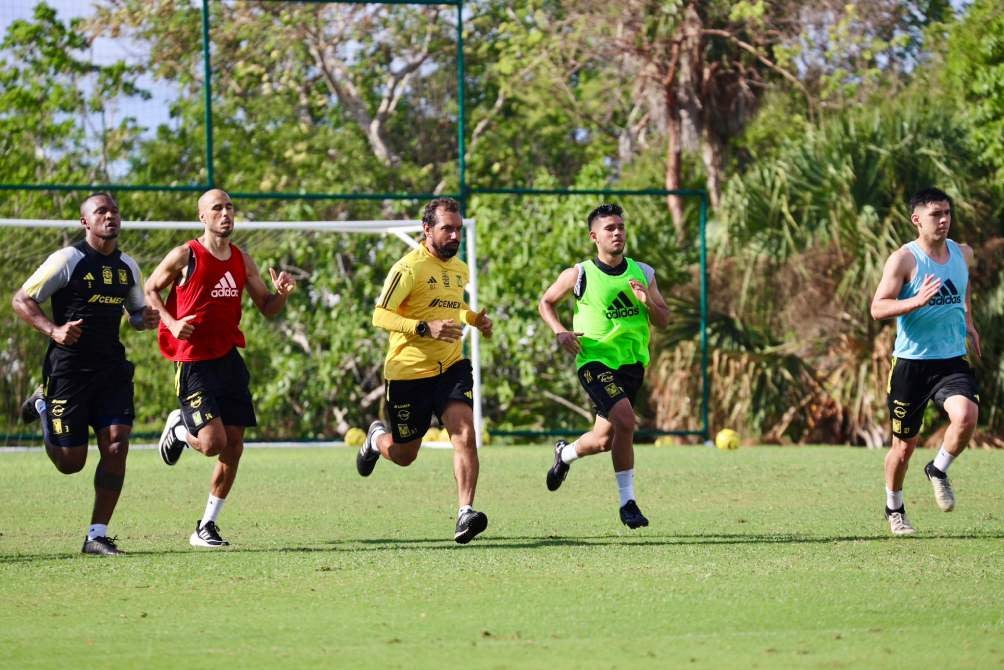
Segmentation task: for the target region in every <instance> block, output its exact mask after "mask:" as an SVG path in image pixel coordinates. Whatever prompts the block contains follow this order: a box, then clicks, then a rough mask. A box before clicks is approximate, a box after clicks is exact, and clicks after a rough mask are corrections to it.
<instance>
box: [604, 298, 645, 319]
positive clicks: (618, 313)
mask: <svg viewBox="0 0 1004 670" xmlns="http://www.w3.org/2000/svg"><path fill="white" fill-rule="evenodd" d="M636 314H638V307H637V305H635V304H634V303H633V302H631V298H629V297H627V295H625V294H624V291H621V292H620V293H618V294H617V297H616V298H614V301H613V302H612V303H610V306H609V307H607V311H606V313H605V314H604V316H606V317H607V318H608V319H624V318H626V317H629V316H635V315H636Z"/></svg>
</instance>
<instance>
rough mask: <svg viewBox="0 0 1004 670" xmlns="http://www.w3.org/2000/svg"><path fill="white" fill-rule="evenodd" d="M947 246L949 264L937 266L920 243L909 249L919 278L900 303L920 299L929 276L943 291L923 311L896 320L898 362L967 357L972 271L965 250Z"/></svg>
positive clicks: (905, 288)
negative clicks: (968, 265)
mask: <svg viewBox="0 0 1004 670" xmlns="http://www.w3.org/2000/svg"><path fill="white" fill-rule="evenodd" d="M947 243H948V261H947V262H945V263H936V262H934V261H933V260H932V259H931V258H930V257H929V256H928V255H927V254H925V253H924V251H923V250H922V249H921V248H920V245H919V244H917V243H916V242H910V243H909V244H907V245H906V249H907V250H908V251H909V252H910V253H911V254H913V257H914V259H915V260H916V261H917V274H915V275H914V277H913V279H912V280H911V281H910V282H908V283H906V284H904V285H903V288H902V289H900V291H899V299H900V300H903V299H905V298H911V297H913V296H915V295H917V292H918V291H919V290H920V286H921V284H923V283H924V277H925V276H927V275H934V276H935V277H937V278H938V279H940V280H941V289H940V290H939V291H938V295H936V296H934V297H933V298H931V300H930V301H929V302H928V303H927V304H926V305H924V306H923V307H921V308H920V309H916V310H914V311H912V312H910V313H909V314H904V315H902V316H899V317H896V346H895V347H894V349H893V352H892V353H893V356H895V357H896V358H908V359H910V360H932V359H945V358H957V357H959V356H965V355H966V288H967V287H968V286H969V268H968V267H966V259H965V257H964V256H963V255H962V248H961V247H960V246H959V245H958V244H956V243H955V242H953V241H952V240H947Z"/></svg>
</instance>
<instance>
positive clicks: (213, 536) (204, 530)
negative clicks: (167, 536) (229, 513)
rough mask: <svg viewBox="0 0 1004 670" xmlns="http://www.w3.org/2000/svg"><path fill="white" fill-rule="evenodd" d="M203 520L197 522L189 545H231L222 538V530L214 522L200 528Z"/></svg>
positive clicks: (208, 522) (213, 546)
mask: <svg viewBox="0 0 1004 670" xmlns="http://www.w3.org/2000/svg"><path fill="white" fill-rule="evenodd" d="M201 521H202V519H199V520H198V521H196V522H195V532H194V533H192V536H191V537H189V538H188V544H190V545H192V546H193V547H210V548H215V547H226V546H227V545H229V544H230V543H229V542H227V541H226V540H224V539H223V538H222V537H220V529H219V528H217V527H216V523H215V522H213V521H207V522H206V525H204V526H200V525H199V524H200V523H201Z"/></svg>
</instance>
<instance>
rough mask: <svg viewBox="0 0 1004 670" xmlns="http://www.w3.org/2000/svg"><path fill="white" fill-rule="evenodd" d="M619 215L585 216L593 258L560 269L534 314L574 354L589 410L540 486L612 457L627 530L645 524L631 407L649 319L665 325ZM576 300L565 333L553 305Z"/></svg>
mask: <svg viewBox="0 0 1004 670" xmlns="http://www.w3.org/2000/svg"><path fill="white" fill-rule="evenodd" d="M623 213H624V212H623V210H622V209H621V208H620V207H618V206H617V205H600V206H599V207H597V208H596V209H594V210H593V211H592V212H590V213H589V217H588V219H587V221H588V223H589V239H590V240H592V242H593V243H594V244H595V245H596V258H593V259H591V260H588V261H583V262H581V263H577V264H576V265H575V266H574V267H570V268H568V269H567V270H564V271H563V272H562V273H561V274H560V275H558V279H557V280H556V281H555V282H554V283H553V284H551V286H550V287H549V288H548V289H547V291H545V292H544V295H543V296H541V298H540V303H539V304H538V310H539V311H540V316H541V318H542V319H544V322H545V323H547V325H548V326H549V327H550V328H551V330H552V331H554V334H555V338H556V340H557V344H558V346H559V347H561V348H562V349H564V350H565V351H567V352H568V353H569V354H573V355H574V356H575V367H576V368H577V370H578V375H579V382H580V383H581V384H582V386H583V387H584V388H585V389H586V393H588V394H589V398H590V399H591V400H592V402H593V406H594V408H595V411H596V421H595V423H594V424H593V429H592V430H590V431H589V432H588V433H586V434H585V435H582V436H580V437H579V439H577V440H576V441H574V442H572V443H571V444H568V443H566V442H565V441H564V440H558V442H557V443H556V444H555V445H554V465H553V466H552V467H551V469H550V470H548V471H547V488H548V489H549V490H551V491H556V490H557V489H558V487H559V486H561V483H562V482H563V481H565V477H566V476H567V475H568V470H569V468H570V467H571V464H572V461H575V460H576V459H578V458H581V457H582V456H590V455H592V454H598V453H600V452H602V451H609V452H611V456H612V458H613V464H614V475H615V476H616V478H617V490H618V493H619V494H620V506H621V507H620V517H621V521H622V522H623V523H624V524H625V525H627V526H628V528H638V527H640V526H647V525H648V519H646V518H645V515H643V514H642V513H641V510H640V509H638V503H637V502H636V501H635V494H634V429H635V415H634V408H633V406H632V405H633V403H634V400H635V396H636V395H637V393H638V390H639V389H640V388H641V383H642V380H643V379H644V377H645V366H646V365H648V360H649V352H648V339H649V322H651V323H653V324H655V325H656V326H658V327H659V328H663V327H665V326H666V324H667V323H669V308H668V307H667V306H666V301H665V300H663V298H662V294H660V293H659V287H658V285H657V284H656V282H655V270H653V269H652V268H651V267H650V266H648V265H646V264H644V263H639V262H638V261H635V260H634V259H632V258H627V257H625V256H624V245H625V241H624V238H625V234H624V219H623ZM569 293H571V294H572V295H573V296H574V297H575V311H574V316H573V317H572V330H568V329H567V328H565V326H564V324H563V323H562V322H561V319H560V318H559V317H558V311H557V305H558V304H559V303H560V302H561V301H563V300H564V299H565V298H566V297H567V296H568V294H569Z"/></svg>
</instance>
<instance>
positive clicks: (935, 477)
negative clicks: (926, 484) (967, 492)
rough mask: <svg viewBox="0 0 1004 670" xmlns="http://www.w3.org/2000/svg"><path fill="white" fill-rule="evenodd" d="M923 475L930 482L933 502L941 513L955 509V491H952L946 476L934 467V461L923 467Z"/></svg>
mask: <svg viewBox="0 0 1004 670" xmlns="http://www.w3.org/2000/svg"><path fill="white" fill-rule="evenodd" d="M924 475H925V476H926V477H927V478H928V479H929V480H930V481H931V488H933V489H934V502H936V503H938V507H939V508H940V509H941V511H942V512H951V511H952V510H953V509H955V491H954V490H952V483H951V482H950V481H948V475H947V474H946V473H944V472H942V471H941V470H939V469H938V468H936V467H934V461H931V462H930V463H928V464H927V465H925V466H924Z"/></svg>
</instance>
